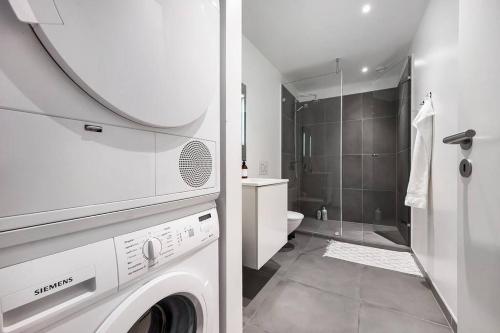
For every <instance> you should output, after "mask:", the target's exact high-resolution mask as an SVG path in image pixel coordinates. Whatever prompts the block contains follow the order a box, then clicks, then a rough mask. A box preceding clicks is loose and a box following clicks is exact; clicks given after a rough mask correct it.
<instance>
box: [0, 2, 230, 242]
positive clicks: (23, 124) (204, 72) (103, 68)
mask: <svg viewBox="0 0 500 333" xmlns="http://www.w3.org/2000/svg"><path fill="white" fill-rule="evenodd" d="M219 20H220V13H219V2H218V0H188V1H186V0H142V1H137V0H105V1H103V0H9V1H1V2H0V45H2V52H0V126H1V130H0V159H1V161H0V182H1V183H2V186H0V232H2V231H10V230H17V229H20V228H26V227H33V226H37V225H46V224H50V223H54V222H59V221H68V220H77V219H79V218H82V217H88V216H94V215H99V214H108V213H110V212H116V211H124V210H129V209H135V208H139V207H146V206H154V205H164V207H166V208H168V206H169V204H170V206H171V207H173V206H172V205H179V204H180V202H183V203H182V205H184V206H189V205H192V204H197V203H200V202H209V201H213V200H214V199H215V198H216V197H217V193H218V192H219V168H218V166H219V157H218V156H219V127H220V124H219V122H220V107H219V99H220V98H219V91H220V87H219V82H220V79H219V77H220V71H219V66H220V64H219V61H220V57H219V53H220V49H219V25H220V22H219ZM174 203H175V204H174Z"/></svg>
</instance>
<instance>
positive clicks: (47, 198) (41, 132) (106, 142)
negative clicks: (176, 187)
mask: <svg viewBox="0 0 500 333" xmlns="http://www.w3.org/2000/svg"><path fill="white" fill-rule="evenodd" d="M85 125H97V126H98V127H90V128H87V130H86V129H85ZM99 128H102V132H99ZM154 150H155V139H154V134H153V133H150V132H145V131H139V130H133V129H126V128H121V127H115V126H106V125H103V126H100V125H98V124H90V123H86V122H82V121H76V120H68V119H63V118H55V117H48V116H42V115H35V114H29V113H23V112H13V111H0V216H1V217H5V216H12V215H20V214H28V213H35V212H43V211H50V210H57V209H64V208H72V207H80V206H88V205H94V204H101V203H109V202H116V201H123V200H130V199H137V198H144V197H149V196H154V194H155V169H154V168H155V152H154Z"/></svg>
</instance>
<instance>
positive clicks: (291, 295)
mask: <svg viewBox="0 0 500 333" xmlns="http://www.w3.org/2000/svg"><path fill="white" fill-rule="evenodd" d="M358 312H359V302H358V301H355V300H352V299H350V298H346V297H343V296H339V295H334V294H330V293H327V292H323V291H321V290H318V289H315V288H312V287H308V286H305V285H302V284H300V283H296V282H292V281H282V282H280V283H278V285H277V286H276V287H275V288H274V290H273V292H272V293H271V294H270V295H269V296H268V297H267V299H266V300H265V301H264V302H263V303H262V304H261V306H260V307H259V309H258V311H257V313H256V314H255V316H254V317H253V319H252V321H251V324H253V325H255V326H257V327H260V328H262V329H264V330H265V331H268V332H272V333H282V332H283V333H290V332H293V333H302V332H307V333H310V332H315V333H322V332H325V333H326V332H328V333H336V332H342V333H351V332H352V333H356V332H358Z"/></svg>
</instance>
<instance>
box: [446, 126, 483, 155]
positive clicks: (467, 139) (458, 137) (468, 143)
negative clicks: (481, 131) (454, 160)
mask: <svg viewBox="0 0 500 333" xmlns="http://www.w3.org/2000/svg"><path fill="white" fill-rule="evenodd" d="M475 135H476V131H475V130H473V129H468V130H467V131H465V132H462V133H457V134H453V135H450V136H447V137H446V138H444V139H443V143H447V144H460V147H462V149H463V150H469V149H470V148H471V147H472V138H473V137H474V136H475Z"/></svg>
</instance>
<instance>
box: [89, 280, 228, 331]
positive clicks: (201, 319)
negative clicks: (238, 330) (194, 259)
mask: <svg viewBox="0 0 500 333" xmlns="http://www.w3.org/2000/svg"><path fill="white" fill-rule="evenodd" d="M213 287H214V286H211V285H210V283H208V282H207V281H203V280H202V279H200V278H198V277H196V276H194V275H191V274H188V273H171V274H168V275H165V276H161V277H158V278H156V279H154V280H152V281H150V282H149V283H147V284H145V285H143V286H142V287H141V288H139V289H138V290H137V291H136V292H134V293H132V294H131V295H130V296H129V297H127V298H126V299H125V301H123V302H122V303H121V304H120V305H119V306H118V307H117V308H116V309H115V310H114V312H113V313H112V314H111V315H110V316H109V317H108V318H107V319H106V321H105V322H104V323H103V324H102V326H101V327H99V329H98V330H97V332H98V333H109V332H129V333H152V332H155V333H216V332H217V331H218V327H217V323H218V316H219V312H218V301H217V300H218V298H217V295H216V294H215V293H214V290H213V289H212V288H213Z"/></svg>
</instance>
